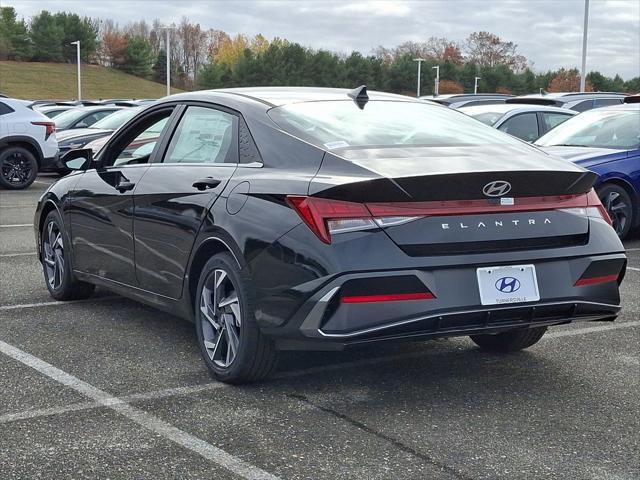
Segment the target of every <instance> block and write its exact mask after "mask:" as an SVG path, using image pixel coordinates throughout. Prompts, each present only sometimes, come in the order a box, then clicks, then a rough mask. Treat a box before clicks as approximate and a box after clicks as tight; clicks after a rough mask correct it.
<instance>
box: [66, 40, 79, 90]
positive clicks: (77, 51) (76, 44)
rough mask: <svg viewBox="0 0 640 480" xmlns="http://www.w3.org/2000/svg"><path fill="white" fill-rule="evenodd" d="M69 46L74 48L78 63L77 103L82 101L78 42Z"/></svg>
mask: <svg viewBox="0 0 640 480" xmlns="http://www.w3.org/2000/svg"><path fill="white" fill-rule="evenodd" d="M69 45H75V46H76V58H77V63H78V101H80V100H82V80H81V78H80V40H76V41H75V42H71V43H70V44H69Z"/></svg>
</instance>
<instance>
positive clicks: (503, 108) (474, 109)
mask: <svg viewBox="0 0 640 480" xmlns="http://www.w3.org/2000/svg"><path fill="white" fill-rule="evenodd" d="M459 110H460V111H461V112H464V113H466V114H467V115H477V114H479V113H485V112H496V113H503V114H504V113H510V112H514V113H515V111H517V112H557V113H563V114H565V115H566V114H571V113H572V112H573V110H568V109H566V108H560V107H552V106H549V105H534V104H524V103H496V104H493V105H474V106H471V107H464V106H463V107H460V108H459Z"/></svg>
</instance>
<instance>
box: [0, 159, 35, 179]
mask: <svg viewBox="0 0 640 480" xmlns="http://www.w3.org/2000/svg"><path fill="white" fill-rule="evenodd" d="M0 173H1V174H2V176H3V178H4V179H5V180H6V181H7V182H8V183H10V184H13V185H16V186H18V185H24V184H26V183H27V182H28V181H29V179H30V178H31V175H32V173H33V166H32V164H31V162H30V161H29V159H28V158H26V157H25V156H24V155H22V154H21V153H19V152H15V153H13V154H11V155H9V156H8V157H7V158H5V159H4V160H3V161H2V166H1V172H0Z"/></svg>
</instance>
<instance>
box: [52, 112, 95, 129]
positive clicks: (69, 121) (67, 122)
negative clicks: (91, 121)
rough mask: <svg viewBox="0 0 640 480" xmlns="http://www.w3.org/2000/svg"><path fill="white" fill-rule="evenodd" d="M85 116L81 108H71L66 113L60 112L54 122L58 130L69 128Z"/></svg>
mask: <svg viewBox="0 0 640 480" xmlns="http://www.w3.org/2000/svg"><path fill="white" fill-rule="evenodd" d="M86 114H87V112H86V110H84V109H83V108H72V109H71V110H67V111H66V112H62V113H61V114H60V115H57V116H56V119H55V120H54V122H55V124H56V127H58V128H69V127H70V126H71V125H73V124H74V123H76V121H78V120H80V119H81V118H82V117H84V116H85V115H86Z"/></svg>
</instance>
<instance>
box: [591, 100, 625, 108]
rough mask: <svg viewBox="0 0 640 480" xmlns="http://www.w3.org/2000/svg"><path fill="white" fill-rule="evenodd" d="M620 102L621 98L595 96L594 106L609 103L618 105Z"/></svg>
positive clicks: (607, 104)
mask: <svg viewBox="0 0 640 480" xmlns="http://www.w3.org/2000/svg"><path fill="white" fill-rule="evenodd" d="M621 103H622V99H621V98H596V101H595V107H596V108H598V107H607V106H611V105H620V104H621Z"/></svg>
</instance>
